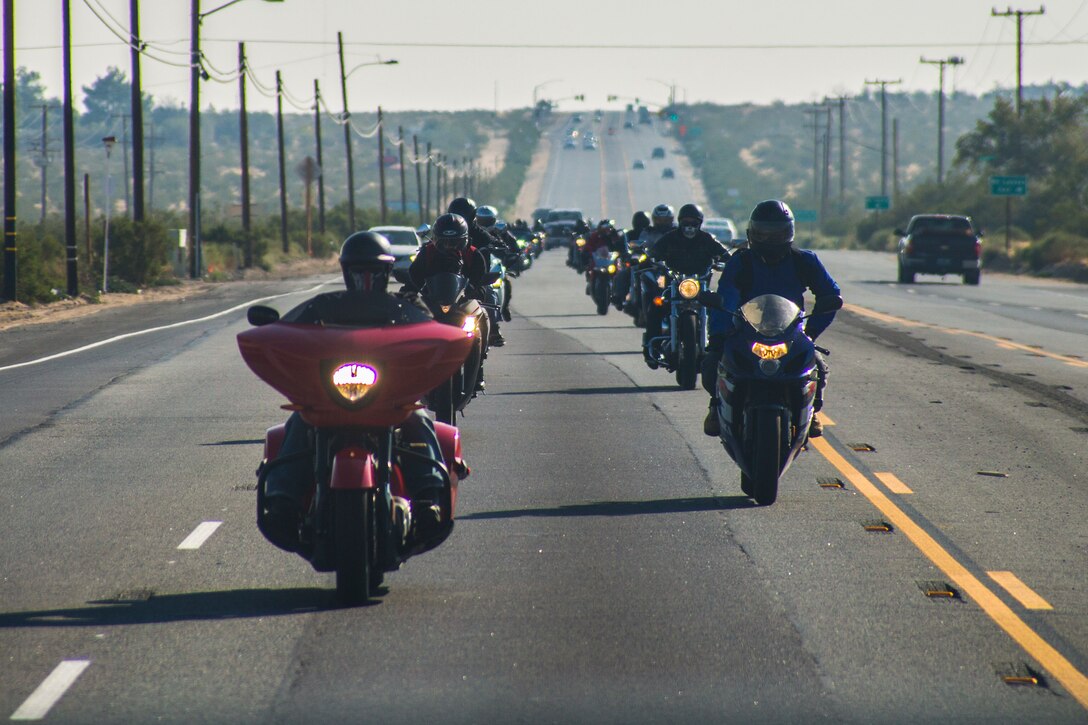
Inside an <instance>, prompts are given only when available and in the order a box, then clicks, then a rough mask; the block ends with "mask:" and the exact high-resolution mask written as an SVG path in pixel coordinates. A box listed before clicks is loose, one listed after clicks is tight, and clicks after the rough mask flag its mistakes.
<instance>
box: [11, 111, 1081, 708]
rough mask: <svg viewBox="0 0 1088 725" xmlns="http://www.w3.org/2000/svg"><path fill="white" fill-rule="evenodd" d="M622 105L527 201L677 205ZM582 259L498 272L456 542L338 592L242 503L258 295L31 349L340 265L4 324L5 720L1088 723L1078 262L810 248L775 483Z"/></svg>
mask: <svg viewBox="0 0 1088 725" xmlns="http://www.w3.org/2000/svg"><path fill="white" fill-rule="evenodd" d="M610 123H611V124H613V125H615V126H616V129H617V130H616V134H615V135H611V136H610V135H608V134H607V132H606V131H605V128H606V127H607V125H609V124H610ZM621 126H622V121H621V120H620V119H619V117H618V116H614V115H612V114H609V115H607V116H606V119H605V122H604V124H602V127H601V128H600V129H599V130H598V136H599V137H600V139H601V147H600V149H598V150H596V151H587V150H583V149H582V148H577V149H570V150H564V149H562V147H561V142H562V139H561V135H560V134H559V133H557V132H553V133H552V134H550V135H549V137H548V141H549V142H550V143H553V144H555V146H554V147H553V149H552V152H551V155H550V165H549V169H548V172H547V174H546V175H545V178H544V184H543V191H542V198H541V206H559V205H562V206H579V207H581V208H582V209H584V210H585V211H586V213H587V214H588V215H590V216H592V217H593V218H594V219H596V218H599V217H600V216H601V215H608V216H610V217H612V218H615V219H617V221H619V222H620V223H624V224H625V223H626V222H627V221H629V219H630V215H631V213H632V211H633V206H635V205H637V206H638V207H640V208H642V209H645V210H648V209H650V208H652V206H653V205H654V204H656V203H659V202H662V201H664V202H668V203H671V204H672V205H673V206H674V207H676V208H678V207H679V206H680V205H681V204H683V203H684V202H685V201H689V200H690V198H689V197H690V196H691V194H692V193H693V192H692V187H691V185H690V181H689V179H687V178H685V175H684V174H683V173H680V171H681V166H680V165H678V164H674V163H673V161H672V157H673V154H674V152H675V150H676V144H675V142H673V141H670V140H669V139H667V138H664V137H662V136H660V135H658V133H657V132H656V131H655V130H653V129H652V128H650V127H647V126H641V127H638V128H637V129H636V130H624V129H622V128H621ZM655 146H663V147H664V148H666V150H667V157H666V159H664V160H651V158H650V151H651V149H652V148H653V147H655ZM636 158H641V159H644V160H645V162H646V167H647V168H646V169H645V170H641V171H636V170H634V169H632V168H631V167H632V165H633V161H634V159H636ZM666 165H670V166H673V167H674V168H675V169H676V170H677V172H678V173H677V178H676V179H672V180H668V179H663V178H661V173H660V171H661V168H662V167H664V166H666ZM478 201H481V203H483V202H485V201H486V200H478ZM738 226H739V227H741V228H743V225H742V224H738ZM564 256H565V255H564V254H563V253H562V251H561V250H555V251H551V252H548V253H545V255H544V256H543V257H542V258H541V259H540V260H539V263H538V265H536V266H535V267H534V268H533V269H532V270H531V271H530V272H528V273H527V274H526V275H524V276H523V277H522V278H521V279H519V280H516V281H515V295H514V299H513V309H514V312H515V317H514V320H513V321H512V322H510V323H507V324H505V325H504V327H503V331H504V334H505V336H506V338H507V341H508V342H507V345H506V347H504V348H502V349H501V350H495V351H494V352H493V353H492V355H491V357H490V359H489V360H488V363H487V392H486V394H484V395H483V396H481V397H480V398H478V399H477V400H475V401H473V403H472V404H471V405H470V406H469V408H468V410H467V414H466V416H465V418H464V420H463V425H462V433H463V436H464V445H465V455H466V458H467V460H468V463H469V465H470V466H471V467H472V475H471V476H470V477H469V478H468V480H467V481H466V482H464V484H463V486H462V488H461V494H460V498H459V511H458V514H459V521H458V524H457V527H456V529H455V531H454V533H453V535H452V536H451V538H450V539H449V540H448V541H447V542H446V543H445V544H444V545H443V546H441V547H440V548H438V549H437V550H435V551H434V552H431V553H428V554H426V555H424V556H421V557H417V558H415V559H413V560H411V561H410V562H408V564H407V565H406V566H405V567H404V568H403V570H402V571H400V572H396V573H394V574H390V575H388V576H387V578H386V582H387V585H388V591H386V592H384V593H383V594H382V596H381V597H379V599H378V601H377V603H376V604H374V605H372V606H368V607H362V608H355V609H339V608H336V607H335V606H334V602H333V598H332V587H333V580H332V577H331V575H325V574H317V573H315V572H313V571H312V570H310V568H309V566H308V565H307V564H306V563H305V562H304V561H302V560H301V559H298V558H297V557H294V556H292V555H290V554H286V553H283V552H281V551H279V550H278V549H275V548H274V547H272V546H271V545H270V544H267V543H266V542H265V541H264V540H263V539H262V537H261V536H260V534H259V532H258V531H257V530H256V527H255V525H254V493H253V490H252V487H253V483H254V480H255V479H254V476H253V471H254V469H255V468H256V465H257V463H258V461H259V458H260V456H261V450H262V448H261V441H262V438H263V434H264V430H265V429H266V428H267V427H269V426H271V425H274V424H275V423H277V422H280V421H281V420H282V419H283V418H284V417H285V415H286V413H285V412H284V411H281V410H280V409H279V405H280V404H282V403H283V402H284V401H283V400H282V399H281V398H280V397H279V396H278V395H277V394H276V393H275V392H274V391H272V390H271V389H269V388H267V387H266V386H264V385H263V383H261V382H260V381H258V380H257V379H256V378H255V377H254V376H253V375H252V374H251V373H250V372H249V371H248V369H247V368H246V367H245V365H244V364H243V363H242V361H241V359H240V356H239V354H238V351H237V345H236V343H235V336H236V335H237V333H238V332H240V331H242V330H244V329H246V327H247V325H246V322H245V319H244V309H237V310H234V311H232V312H228V313H226V314H222V315H219V316H217V317H214V318H210V319H205V320H202V321H197V322H192V323H191V324H187V325H184V326H181V327H176V328H167V329H160V330H157V331H154V332H149V333H146V334H143V335H139V336H134V337H126V338H122V339H117V340H115V341H112V342H109V343H107V344H103V345H99V346H97V347H93V348H89V349H87V350H84V351H82V352H76V353H73V354H70V355H66V356H63V357H58V358H54V359H52V360H46V361H43V362H39V363H35V362H34V361H35V360H38V359H41V358H43V357H46V356H48V355H52V354H55V353H59V352H63V351H65V350H70V349H74V348H78V347H82V346H85V345H89V344H92V343H95V342H98V341H103V340H108V339H110V338H112V337H114V336H116V335H120V334H123V333H129V332H133V331H138V330H139V329H141V328H142V327H164V326H165V325H168V324H172V323H176V322H180V321H184V320H188V319H197V318H206V317H208V316H209V315H211V314H214V313H215V312H218V311H224V310H228V309H231V308H233V307H236V306H239V305H243V303H245V302H247V301H249V300H254V299H258V298H264V297H267V296H270V295H276V294H284V295H286V296H284V297H281V298H278V299H274V300H271V301H270V302H269V304H272V305H273V306H276V307H277V308H278V309H280V310H281V311H283V310H286V309H288V308H289V307H290V306H292V305H293V304H295V303H297V302H298V301H300V300H302V299H305V298H306V297H307V296H308V295H309V294H312V291H311V290H312V288H313V287H315V286H316V285H319V284H322V283H328V284H329V287H335V286H336V285H337V284H338V282H337V277H336V274H335V269H334V268H333V267H330V271H329V274H328V275H327V276H322V277H318V278H314V279H308V280H298V281H295V282H289V283H281V284H279V285H272V284H271V283H262V285H260V286H253V287H251V288H235V291H233V292H230V293H229V294H228V293H223V297H222V298H217V299H214V300H211V301H197V300H193V301H190V302H189V303H186V304H185V305H171V306H169V307H154V306H151V307H148V308H147V310H145V311H143V312H140V313H135V312H130V313H128V315H127V316H125V315H121V316H119V317H118V318H116V319H108V320H105V321H103V322H100V323H96V326H94V327H90V328H88V329H84V328H83V327H80V328H79V329H78V330H73V329H72V328H71V326H67V327H64V326H60V325H45V326H37V327H36V328H29V327H28V328H22V329H20V330H13V331H6V332H0V350H2V351H3V352H2V353H0V405H2V406H3V409H4V411H5V414H4V416H3V417H2V418H0V425H2V428H0V457H2V458H0V460H2V462H3V468H2V469H0V470H2V471H3V473H2V474H0V476H2V477H0V550H2V551H3V555H2V558H0V562H2V564H0V653H2V655H3V656H2V657H0V714H3V715H4V716H5V717H13V718H16V719H36V718H39V717H40V718H43V719H44V720H45V721H49V722H66V723H68V722H70V723H84V722H86V723H115V722H117V723H120V722H124V723H143V722H148V723H150V722H167V723H172V722H177V723H220V722H232V723H234V722H247V723H248V722H253V723H268V722H275V723H280V722H282V723H298V722H306V723H309V722H314V723H317V722H321V723H329V722H360V721H367V722H382V723H386V722H388V723H402V722H403V723H417V722H428V721H429V722H436V723H479V722H516V723H538V722H564V723H566V722H593V723H598V722H612V723H641V722H646V723H658V722H665V721H668V722H754V721H759V722H774V723H777V722H782V723H786V722H797V721H798V720H801V719H805V720H809V721H813V722H858V723H862V722H873V721H882V722H891V723H898V722H923V721H924V722H929V721H935V720H945V721H949V722H967V721H971V722H986V723H1005V722H1007V723H1022V722H1046V723H1065V722H1069V723H1073V722H1084V721H1085V719H1086V717H1088V714H1086V712H1088V678H1086V675H1088V528H1086V526H1085V525H1084V523H1083V522H1084V520H1085V518H1086V515H1088V473H1086V472H1085V471H1086V468H1088V467H1086V465H1085V457H1086V454H1088V386H1086V385H1085V381H1086V379H1088V289H1086V288H1085V287H1084V286H1083V285H1081V286H1078V285H1072V284H1066V283H1062V282H1057V281H1047V280H1032V279H1022V278H1018V277H1011V276H1001V275H990V274H988V273H986V272H984V273H983V277H982V284H981V285H980V286H978V287H966V286H963V285H961V284H959V281H958V280H954V279H952V278H948V279H941V278H939V277H925V276H922V277H920V278H919V283H918V284H915V285H899V284H897V283H895V281H894V280H895V261H894V258H893V257H892V256H891V255H888V254H878V253H867V252H847V251H829V252H821V253H820V256H821V258H822V259H824V261H825V264H826V265H827V267H828V269H829V270H830V271H831V273H832V274H833V275H834V276H835V277H836V279H837V280H838V282H839V283H840V285H841V286H842V288H843V295H844V298H845V300H846V303H847V306H846V309H844V310H843V311H842V312H840V313H839V315H838V316H837V318H836V321H835V323H834V324H833V325H832V326H831V328H830V329H829V330H828V332H827V333H826V334H825V335H824V336H823V337H821V338H820V340H821V344H823V345H825V346H826V347H828V348H829V349H831V351H832V355H831V356H830V358H829V363H830V365H831V377H830V383H829V387H828V393H827V405H826V407H825V411H824V412H825V413H826V421H827V426H826V428H825V431H826V433H825V436H824V438H823V439H822V440H821V441H818V442H816V443H814V444H813V445H812V446H811V447H810V450H808V451H806V452H805V453H804V454H803V455H802V456H801V457H800V458H799V459H798V461H797V462H796V463H795V464H794V466H793V467H792V468H791V469H790V470H789V472H788V473H787V474H786V476H785V477H784V479H783V481H782V485H781V489H780V494H779V499H778V502H777V503H775V504H774V505H773V506H770V507H763V508H761V507H756V506H755V505H754V504H753V503H752V502H751V501H749V500H748V499H746V498H745V497H743V496H742V495H741V493H740V489H739V474H738V472H737V469H736V467H735V466H734V464H733V463H732V462H731V461H730V460H729V459H728V457H727V456H726V455H725V453H724V452H723V451H722V450H721V447H720V444H719V443H718V442H717V441H716V440H715V439H711V438H707V437H705V436H704V435H703V434H702V418H703V415H704V414H705V411H706V402H707V397H706V394H705V393H704V392H703V391H702V390H701V389H697V390H695V391H681V390H679V389H678V388H677V387H676V385H675V381H674V380H673V377H672V376H671V375H669V374H667V373H666V372H665V371H664V370H657V371H652V370H649V369H648V368H647V367H646V366H645V364H644V363H643V361H642V358H641V354H640V352H639V347H638V345H639V340H640V332H641V331H640V330H639V329H637V328H635V327H634V326H633V325H632V324H631V321H630V318H628V317H626V316H624V315H621V314H619V313H617V312H616V311H615V310H612V311H610V312H609V313H608V314H607V315H605V316H598V315H597V314H595V312H594V308H593V305H592V303H591V301H590V299H589V298H588V297H586V295H585V294H584V287H585V285H584V281H583V280H581V279H580V278H579V277H578V276H577V275H575V274H574V273H573V272H572V271H570V270H569V269H568V268H566V267H565V266H564V264H563V260H564ZM243 306H244V305H243ZM141 322H143V323H144V324H143V325H142V326H141ZM23 363H33V364H28V365H24V364H23ZM16 365H20V366H19V367H14V366H16ZM179 547H180V548H179Z"/></svg>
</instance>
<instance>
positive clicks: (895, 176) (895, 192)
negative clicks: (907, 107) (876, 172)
mask: <svg viewBox="0 0 1088 725" xmlns="http://www.w3.org/2000/svg"><path fill="white" fill-rule="evenodd" d="M892 196H893V197H894V199H895V206H899V119H898V118H893V119H892Z"/></svg>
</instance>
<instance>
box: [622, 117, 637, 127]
mask: <svg viewBox="0 0 1088 725" xmlns="http://www.w3.org/2000/svg"><path fill="white" fill-rule="evenodd" d="M623 127H624V128H634V127H635V124H634V122H633V121H631V120H630V119H628V120H626V121H624V122H623Z"/></svg>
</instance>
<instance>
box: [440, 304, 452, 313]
mask: <svg viewBox="0 0 1088 725" xmlns="http://www.w3.org/2000/svg"><path fill="white" fill-rule="evenodd" d="M438 307H439V309H441V310H442V314H443V315H444V314H446V313H447V312H449V311H450V310H451V309H453V305H439V306H438Z"/></svg>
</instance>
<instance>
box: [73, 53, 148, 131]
mask: <svg viewBox="0 0 1088 725" xmlns="http://www.w3.org/2000/svg"><path fill="white" fill-rule="evenodd" d="M131 93H132V90H131V84H130V83H129V82H128V77H127V76H125V73H124V71H122V70H120V69H119V68H116V67H115V66H110V67H109V68H108V69H107V71H106V75H104V76H100V77H98V78H96V79H95V81H94V83H92V84H91V85H89V86H83V105H84V106H85V107H86V108H87V112H86V113H85V114H84V115H83V120H85V121H86V122H87V123H91V124H96V125H100V126H108V125H109V124H110V122H111V119H112V118H113V117H115V116H121V115H123V114H128V113H130V112H131V110H132V109H131V105H130V104H131V102H132V98H131ZM143 104H144V116H145V117H147V115H148V114H150V113H151V107H152V105H153V103H152V98H151V96H149V95H148V94H146V93H144V94H143Z"/></svg>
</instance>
